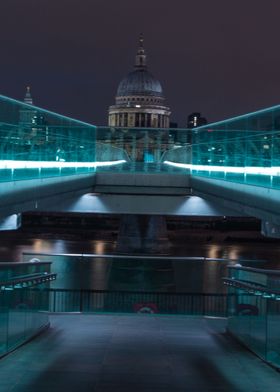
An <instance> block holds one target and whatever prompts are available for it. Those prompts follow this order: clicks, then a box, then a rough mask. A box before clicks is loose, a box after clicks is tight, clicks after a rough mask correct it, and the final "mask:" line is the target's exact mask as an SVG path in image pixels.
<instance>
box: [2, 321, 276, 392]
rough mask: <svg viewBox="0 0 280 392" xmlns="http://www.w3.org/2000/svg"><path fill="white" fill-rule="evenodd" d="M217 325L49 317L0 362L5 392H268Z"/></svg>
mask: <svg viewBox="0 0 280 392" xmlns="http://www.w3.org/2000/svg"><path fill="white" fill-rule="evenodd" d="M224 330H225V321H224V320H222V319H202V318H199V317H197V318H194V317H166V316H164V317H163V316H159V317H155V316H150V315H135V316H126V315H117V316H116V315H114V316H113V315H112V316H111V315H101V316H100V315H98V316H97V315H56V316H52V317H51V328H50V329H49V330H48V331H47V332H46V333H45V334H42V335H41V336H39V337H37V338H36V339H34V340H33V341H32V342H31V343H30V344H28V345H25V346H23V347H21V348H20V349H18V350H17V351H15V352H13V353H12V354H10V355H8V356H7V357H4V358H2V359H1V361H0V390H1V391H3V392H4V391H13V392H23V391H26V392H27V391H28V392H38V391H42V392H46V391H48V392H49V391H52V392H58V391H59V392H61V391H67V392H71V391H73V392H74V391H75V392H76V391H80V392H87V391H90V392H105V391H106V392H109V391H114V392H115V391H122V392H126V391H134V392H139V391H141V392H142V391H143V392H144V391H145V392H149V391H153V392H156V391H161V392H164V391H168V392H169V391H172V392H177V391H178V392H179V391H191V392H196V391H203V392H207V391H212V392H231V391H232V392H233V391H234V392H236V391H238V392H243V391H244V392H245V391H246V392H253V391H256V392H257V391H266V392H275V391H277V390H278V389H279V382H280V375H279V373H278V372H276V371H275V370H273V369H272V368H270V367H269V366H268V365H266V364H264V363H263V362H262V361H261V360H259V359H258V358H257V357H255V356H254V355H253V354H251V353H250V352H248V351H246V350H245V349H244V348H243V347H241V346H240V345H239V344H237V343H236V342H235V341H233V340H232V339H231V338H230V337H228V336H227V335H226V334H225V333H224Z"/></svg>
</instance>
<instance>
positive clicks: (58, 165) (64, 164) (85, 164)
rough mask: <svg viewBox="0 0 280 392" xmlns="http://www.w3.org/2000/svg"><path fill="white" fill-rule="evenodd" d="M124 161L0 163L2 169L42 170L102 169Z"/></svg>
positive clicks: (8, 161)
mask: <svg viewBox="0 0 280 392" xmlns="http://www.w3.org/2000/svg"><path fill="white" fill-rule="evenodd" d="M125 162H126V161H125V160H124V159H119V160H116V161H107V162H62V161H13V160H2V161H0V169H40V168H48V169H53V168H59V169H62V168H64V167H68V168H69V167H70V168H71V167H72V168H76V167H77V168H78V167H92V168H95V167H102V166H113V165H120V164H122V163H125Z"/></svg>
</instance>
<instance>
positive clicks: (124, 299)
mask: <svg viewBox="0 0 280 392" xmlns="http://www.w3.org/2000/svg"><path fill="white" fill-rule="evenodd" d="M48 292H49V299H50V302H49V311H50V312H82V313H92V312H94V313H153V314H174V315H179V314H181V315H198V316H215V317H226V316H227V296H226V295H225V294H217V293H214V294H207V293H174V292H154V291H153V292H148V291H114V290H67V289H48Z"/></svg>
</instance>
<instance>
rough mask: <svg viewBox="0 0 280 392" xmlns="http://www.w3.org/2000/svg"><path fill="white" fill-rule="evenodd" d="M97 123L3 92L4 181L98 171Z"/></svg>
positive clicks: (0, 151) (0, 173) (0, 157)
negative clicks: (24, 101) (96, 154)
mask: <svg viewBox="0 0 280 392" xmlns="http://www.w3.org/2000/svg"><path fill="white" fill-rule="evenodd" d="M95 136H96V132H95V127H94V126H92V125H90V124H87V123H84V122H81V121H78V120H74V119H71V118H69V117H66V116H62V115H59V114H56V113H53V112H50V111H48V110H44V109H41V108H38V107H36V106H33V105H29V104H26V103H23V102H20V101H16V100H13V99H11V98H7V97H4V96H0V181H11V180H12V181H15V180H22V179H31V178H42V177H53V176H63V175H69V174H75V173H87V172H90V171H95V165H93V164H92V163H93V162H95V161H96V159H95V146H96V137H95Z"/></svg>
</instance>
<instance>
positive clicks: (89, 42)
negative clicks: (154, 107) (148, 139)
mask: <svg viewBox="0 0 280 392" xmlns="http://www.w3.org/2000/svg"><path fill="white" fill-rule="evenodd" d="M279 11H280V4H279V3H278V2H277V1H276V0H275V1H274V0H270V1H268V2H266V5H265V4H264V2H263V1H261V0H259V1H254V2H253V1H251V0H248V1H246V2H242V1H241V0H237V1H235V2H234V4H233V3H232V4H225V2H224V1H222V0H213V1H212V2H211V4H209V2H207V1H206V0H204V1H203V0H200V1H199V0H198V1H189V2H185V1H180V0H176V1H175V2H172V5H171V4H169V3H162V2H160V1H159V0H153V1H151V2H148V1H147V0H142V1H141V3H132V2H129V1H128V0H120V1H119V2H117V3H115V2H112V1H108V0H107V1H106V0H102V1H100V0H93V1H89V0H83V1H82V2H78V0H67V1H66V0H60V1H59V2H57V4H55V3H54V2H49V1H46V0H41V1H40V4H39V5H38V1H35V0H26V1H25V2H22V1H20V0H13V1H9V2H7V3H2V4H1V5H0V12H1V15H2V19H3V21H2V24H1V26H0V31H1V35H0V36H1V38H0V47H1V53H2V61H1V91H0V93H1V94H3V95H7V96H10V97H13V98H16V99H20V100H22V99H23V98H24V93H25V89H26V86H28V85H30V86H31V88H32V95H33V98H34V103H35V105H38V106H41V107H44V108H46V109H49V110H52V111H55V112H59V113H62V114H65V115H67V116H70V117H74V118H77V119H81V120H84V121H87V122H90V123H93V124H96V125H106V123H107V115H108V112H107V110H108V107H109V106H110V105H112V104H113V103H114V100H115V95H116V90H117V86H118V83H119V81H120V80H121V79H122V78H123V77H124V76H125V75H126V74H127V73H128V72H130V71H131V70H132V64H133V61H134V56H135V48H136V46H137V41H138V37H139V33H141V32H143V34H144V38H145V47H146V50H147V54H148V59H149V64H148V65H149V69H150V70H151V72H152V73H153V74H154V75H155V77H156V78H158V79H159V80H160V81H161V83H162V85H163V89H164V92H165V96H166V102H167V104H168V106H170V108H171V111H172V116H171V121H172V122H178V125H179V126H181V127H184V126H186V123H187V117H188V115H189V114H190V113H191V112H201V113H202V115H203V116H205V117H206V118H207V119H208V121H209V122H213V121H218V120H222V119H224V118H228V117H233V116H236V115H239V114H244V113H246V112H250V111H254V110H257V109H262V108H264V107H268V106H273V105H277V104H279V103H280V96H279V84H280V80H279V78H280V77H279V71H278V70H279V66H280V55H279V53H278V51H277V44H278V42H277V33H278V32H277V23H278V21H277V17H278V14H279Z"/></svg>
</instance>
